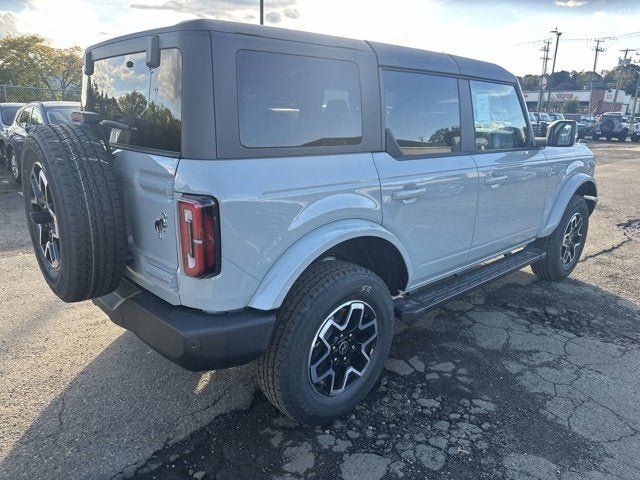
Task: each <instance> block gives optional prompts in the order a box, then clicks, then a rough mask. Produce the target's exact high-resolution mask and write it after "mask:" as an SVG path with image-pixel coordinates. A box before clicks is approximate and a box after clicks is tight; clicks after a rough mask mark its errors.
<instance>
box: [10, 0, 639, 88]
mask: <svg viewBox="0 0 640 480" xmlns="http://www.w3.org/2000/svg"><path fill="white" fill-rule="evenodd" d="M258 6H259V1H258V0H0V36H3V35H16V34H21V33H37V34H40V35H42V36H43V37H45V38H46V39H47V40H48V41H49V42H50V43H51V44H53V45H54V46H57V47H68V46H72V45H79V46H81V47H82V48H85V47H87V46H89V45H91V44H93V43H96V42H99V41H102V40H106V39H108V38H111V37H114V36H117V35H122V34H126V33H131V32H136V31H140V30H145V29H149V28H155V27H161V26H167V25H172V24H175V23H178V22H180V21H182V20H188V19H192V18H217V19H221V20H233V21H240V22H250V23H257V22H258V11H259V10H258V8H259V7H258ZM265 12H266V15H265V24H267V25H271V26H277V27H282V28H291V29H297V30H305V31H311V32H317V33H325V34H330V35H339V36H344V37H351V38H361V39H366V40H374V41H381V42H387V43H395V44H399V45H406V46H411V47H416V48H422V49H426V50H433V51H438V52H447V53H452V54H456V55H462V56H466V57H471V58H476V59H479V60H486V61H489V62H494V63H497V64H499V65H502V66H503V67H505V68H507V69H508V70H510V71H512V72H513V73H515V74H517V75H524V74H527V73H534V74H539V73H540V72H541V69H542V60H541V59H540V57H541V52H540V48H541V47H542V41H543V40H544V39H545V38H553V39H555V35H553V34H552V33H550V31H551V30H554V29H555V28H557V29H558V30H560V31H561V32H562V35H561V37H560V45H559V50H558V56H557V65H556V70H574V69H575V70H591V69H592V68H593V55H594V52H593V41H592V40H590V39H593V38H598V37H607V38H606V41H605V42H604V47H605V48H606V51H605V52H603V53H602V54H601V55H600V60H599V62H598V70H602V69H604V68H607V69H610V68H613V67H614V66H615V65H616V64H617V62H618V58H619V57H620V56H621V55H622V53H621V52H620V50H621V49H625V48H638V49H640V0H511V1H508V0H492V1H489V0H265ZM552 53H553V44H552ZM638 53H640V50H639V51H638ZM632 58H634V59H635V60H638V61H639V62H640V56H639V55H638V54H635V56H634V57H632Z"/></svg>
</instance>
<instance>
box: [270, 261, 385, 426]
mask: <svg viewBox="0 0 640 480" xmlns="http://www.w3.org/2000/svg"><path fill="white" fill-rule="evenodd" d="M351 299H355V300H361V301H363V302H366V303H367V304H368V305H369V306H371V308H372V309H373V310H374V311H375V314H376V316H377V319H378V338H377V343H376V345H375V348H374V351H373V353H372V354H371V361H370V362H371V363H370V364H369V366H368V368H367V370H366V371H365V373H364V375H363V376H362V377H361V378H359V379H357V380H356V381H355V382H354V383H353V384H352V385H351V386H349V387H348V388H347V389H346V390H345V391H344V392H343V393H340V394H338V395H335V396H323V395H321V394H320V393H318V392H317V391H316V390H315V389H314V388H313V386H312V383H311V379H310V378H309V374H308V358H309V357H308V356H309V352H310V348H311V345H312V343H313V341H314V339H315V335H316V333H317V332H318V329H319V328H320V326H321V325H322V323H323V322H324V321H325V319H326V317H327V315H329V314H330V313H331V312H332V311H333V309H334V308H336V306H339V305H342V304H343V303H344V302H345V301H349V300H351ZM393 325H394V315H393V300H392V297H391V294H390V293H389V290H388V288H387V286H386V285H385V283H384V282H383V281H382V280H381V279H380V277H378V276H377V275H376V274H374V273H373V272H371V271H370V270H367V269H365V268H362V267H360V266H357V265H354V264H352V263H348V262H343V261H338V260H329V261H321V262H317V263H315V264H312V265H311V266H310V267H309V268H308V269H307V270H306V271H305V272H304V273H303V274H302V275H301V277H300V278H299V279H298V280H297V281H296V283H295V284H294V285H293V287H292V288H291V290H290V291H289V293H288V295H287V297H286V298H285V300H284V302H283V304H282V306H281V308H280V310H279V313H278V315H277V323H276V327H275V331H274V334H273V338H272V339H271V343H270V345H269V348H268V350H267V352H266V353H265V354H264V355H263V356H262V357H261V358H260V360H259V361H258V383H259V385H260V388H261V389H262V391H263V392H264V394H265V395H266V396H267V398H268V399H269V401H270V402H271V403H272V404H273V405H274V406H276V407H277V408H278V409H279V410H280V411H281V412H283V413H284V414H285V415H287V416H288V417H290V418H292V419H293V420H295V421H297V422H300V423H304V424H309V425H317V424H325V423H327V422H329V421H331V420H333V419H335V418H337V417H341V416H343V415H345V414H347V413H348V412H350V411H351V410H352V409H353V408H354V407H355V406H356V405H357V404H358V403H359V402H360V401H361V400H362V399H363V398H364V397H365V396H366V395H367V393H368V392H369V390H370V389H371V388H372V387H373V385H374V384H375V382H376V380H377V379H378V377H379V375H380V373H381V371H382V369H383V367H384V363H385V361H386V359H387V355H388V353H389V349H390V347H391V341H392V337H393Z"/></svg>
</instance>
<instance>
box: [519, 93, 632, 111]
mask: <svg viewBox="0 0 640 480" xmlns="http://www.w3.org/2000/svg"><path fill="white" fill-rule="evenodd" d="M592 93H593V94H592ZM523 94H524V99H525V101H526V102H527V107H528V108H529V110H530V111H536V110H537V109H538V98H539V97H540V92H539V91H537V92H531V91H525V92H523ZM590 97H591V113H593V114H595V115H600V114H601V113H604V112H609V111H611V110H612V109H611V104H612V103H613V99H614V97H615V90H603V89H595V90H593V92H591V91H590V90H563V91H558V92H553V91H552V92H551V104H550V108H549V110H551V111H556V110H561V106H562V105H563V104H564V103H566V102H569V101H574V100H577V101H578V102H579V104H580V113H589V98H590ZM542 100H543V102H542V103H543V105H545V106H546V102H547V92H546V91H544V92H543V94H542ZM636 102H637V103H636V110H635V111H636V113H640V100H636ZM543 110H546V107H545V108H543ZM632 110H633V97H632V96H631V95H628V94H626V93H624V92H623V91H622V90H620V91H619V92H618V98H617V99H616V104H615V105H614V108H613V111H616V112H620V111H622V112H625V113H631V111H632Z"/></svg>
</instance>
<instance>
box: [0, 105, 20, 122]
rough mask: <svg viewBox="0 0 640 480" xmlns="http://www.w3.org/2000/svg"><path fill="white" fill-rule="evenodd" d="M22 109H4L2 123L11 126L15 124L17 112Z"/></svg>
mask: <svg viewBox="0 0 640 480" xmlns="http://www.w3.org/2000/svg"><path fill="white" fill-rule="evenodd" d="M19 109H20V107H12V106H10V107H2V113H1V115H2V123H4V124H5V125H11V124H12V123H13V119H14V118H15V117H16V112H17V111H18V110H19Z"/></svg>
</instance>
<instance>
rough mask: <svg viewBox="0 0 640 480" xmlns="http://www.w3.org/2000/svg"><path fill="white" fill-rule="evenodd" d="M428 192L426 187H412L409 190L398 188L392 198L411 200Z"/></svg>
mask: <svg viewBox="0 0 640 480" xmlns="http://www.w3.org/2000/svg"><path fill="white" fill-rule="evenodd" d="M426 193H427V189H426V188H424V187H421V188H411V189H407V190H397V191H395V192H392V193H391V199H392V200H409V199H411V198H417V197H421V196H422V195H424V194H426Z"/></svg>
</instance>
